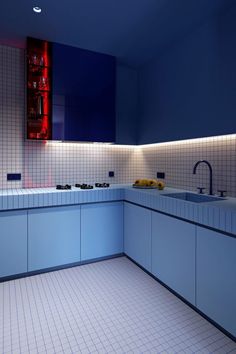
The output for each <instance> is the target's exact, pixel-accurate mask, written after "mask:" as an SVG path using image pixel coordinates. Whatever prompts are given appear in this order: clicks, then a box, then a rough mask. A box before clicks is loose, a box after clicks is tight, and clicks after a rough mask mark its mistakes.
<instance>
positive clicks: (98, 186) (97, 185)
mask: <svg viewBox="0 0 236 354" xmlns="http://www.w3.org/2000/svg"><path fill="white" fill-rule="evenodd" d="M95 187H97V188H108V187H110V183H95Z"/></svg>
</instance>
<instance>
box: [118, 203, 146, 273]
mask: <svg viewBox="0 0 236 354" xmlns="http://www.w3.org/2000/svg"><path fill="white" fill-rule="evenodd" d="M124 250H125V253H126V254H127V256H129V257H131V258H132V259H133V260H134V261H136V262H137V263H139V264H140V265H141V266H143V267H144V268H145V269H147V270H148V271H151V211H150V210H147V209H145V208H142V207H139V206H136V205H132V204H129V203H125V206H124Z"/></svg>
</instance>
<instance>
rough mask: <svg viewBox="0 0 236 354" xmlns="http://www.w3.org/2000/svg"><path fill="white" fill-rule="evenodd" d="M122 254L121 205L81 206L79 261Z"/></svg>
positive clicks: (120, 203)
mask: <svg viewBox="0 0 236 354" xmlns="http://www.w3.org/2000/svg"><path fill="white" fill-rule="evenodd" d="M122 252H123V203H122V202H114V203H98V204H89V205H83V206H81V260H82V261H84V260H88V259H95V258H100V257H105V256H111V255H115V254H119V253H122Z"/></svg>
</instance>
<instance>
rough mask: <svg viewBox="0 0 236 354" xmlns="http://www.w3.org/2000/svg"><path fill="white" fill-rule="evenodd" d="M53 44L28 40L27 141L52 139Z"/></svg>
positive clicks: (32, 39)
mask: <svg viewBox="0 0 236 354" xmlns="http://www.w3.org/2000/svg"><path fill="white" fill-rule="evenodd" d="M51 53H52V48H51V43H50V42H47V41H43V40H39V39H34V38H27V139H35V140H50V139H51V138H52V92H51V87H52V68H51V62H52V54H51Z"/></svg>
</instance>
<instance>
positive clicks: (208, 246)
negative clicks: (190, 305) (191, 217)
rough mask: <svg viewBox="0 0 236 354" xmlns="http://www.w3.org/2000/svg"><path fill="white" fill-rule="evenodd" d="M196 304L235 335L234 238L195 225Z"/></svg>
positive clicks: (235, 256) (235, 261) (235, 266)
mask: <svg viewBox="0 0 236 354" xmlns="http://www.w3.org/2000/svg"><path fill="white" fill-rule="evenodd" d="M196 261H197V307H198V308H199V309H200V310H201V311H203V312H204V313H205V314H206V315H207V316H209V317H210V318H212V319H213V320H214V321H216V322H217V323H219V325H221V326H222V327H223V328H225V329H226V330H227V331H229V332H230V333H232V334H233V335H234V336H236V239H235V238H233V237H228V236H225V235H223V234H221V233H219V232H215V231H211V230H208V229H204V228H202V227H197V260H196Z"/></svg>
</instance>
